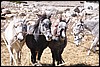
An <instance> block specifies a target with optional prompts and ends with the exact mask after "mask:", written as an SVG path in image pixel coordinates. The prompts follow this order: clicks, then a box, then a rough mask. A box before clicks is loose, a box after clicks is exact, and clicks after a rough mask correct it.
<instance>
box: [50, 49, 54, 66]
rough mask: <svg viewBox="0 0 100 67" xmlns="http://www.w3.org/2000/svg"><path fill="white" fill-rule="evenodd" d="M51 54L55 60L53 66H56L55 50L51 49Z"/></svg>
mask: <svg viewBox="0 0 100 67" xmlns="http://www.w3.org/2000/svg"><path fill="white" fill-rule="evenodd" d="M51 53H52V58H53V62H52V65H53V66H55V53H54V50H52V49H51Z"/></svg>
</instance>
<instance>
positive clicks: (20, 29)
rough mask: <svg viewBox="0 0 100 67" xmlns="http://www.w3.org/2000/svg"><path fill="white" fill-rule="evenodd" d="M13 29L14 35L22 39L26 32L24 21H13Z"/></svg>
mask: <svg viewBox="0 0 100 67" xmlns="http://www.w3.org/2000/svg"><path fill="white" fill-rule="evenodd" d="M14 29H15V37H16V38H17V39H18V40H20V41H22V40H24V38H25V35H26V32H27V25H26V23H24V21H19V22H16V23H14Z"/></svg>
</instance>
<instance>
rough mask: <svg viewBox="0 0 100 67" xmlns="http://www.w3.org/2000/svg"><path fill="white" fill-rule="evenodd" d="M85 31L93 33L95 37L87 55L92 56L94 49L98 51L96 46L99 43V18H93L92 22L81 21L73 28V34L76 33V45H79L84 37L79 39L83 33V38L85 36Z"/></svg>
mask: <svg viewBox="0 0 100 67" xmlns="http://www.w3.org/2000/svg"><path fill="white" fill-rule="evenodd" d="M85 29H87V30H88V31H90V32H91V34H92V35H93V36H94V39H93V42H92V44H91V47H90V49H89V51H88V53H87V55H89V54H90V50H91V49H92V48H94V51H96V45H97V44H98V42H99V18H98V17H97V18H93V19H91V20H89V19H87V20H84V21H82V20H79V21H78V22H77V23H76V24H75V25H74V27H73V33H74V39H75V40H74V42H75V43H76V45H79V43H80V41H81V39H82V37H79V35H80V33H82V36H84V34H85V33H84V32H85Z"/></svg>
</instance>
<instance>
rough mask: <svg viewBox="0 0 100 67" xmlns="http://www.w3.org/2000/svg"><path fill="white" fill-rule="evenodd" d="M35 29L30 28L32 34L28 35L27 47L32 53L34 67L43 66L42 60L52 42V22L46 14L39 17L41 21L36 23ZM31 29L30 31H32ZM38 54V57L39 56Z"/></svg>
mask: <svg viewBox="0 0 100 67" xmlns="http://www.w3.org/2000/svg"><path fill="white" fill-rule="evenodd" d="M33 26H34V27H32V26H31V27H29V28H30V29H31V30H32V28H33V30H32V32H31V33H30V34H27V35H26V45H27V47H28V48H29V49H30V51H31V62H32V64H33V65H34V66H38V65H39V66H41V64H40V58H41V55H42V53H43V50H44V49H45V48H46V47H47V46H48V42H49V41H51V38H52V35H51V21H50V19H49V18H47V15H46V14H43V15H39V19H38V20H37V22H35V25H33ZM30 29H29V30H30ZM37 54H38V56H37Z"/></svg>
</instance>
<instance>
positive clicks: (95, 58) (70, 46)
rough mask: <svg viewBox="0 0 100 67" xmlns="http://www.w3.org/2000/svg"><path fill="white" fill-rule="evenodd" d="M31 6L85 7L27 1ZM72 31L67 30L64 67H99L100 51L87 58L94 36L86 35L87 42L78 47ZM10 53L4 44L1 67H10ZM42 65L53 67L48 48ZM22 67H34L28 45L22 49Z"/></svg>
mask: <svg viewBox="0 0 100 67" xmlns="http://www.w3.org/2000/svg"><path fill="white" fill-rule="evenodd" d="M25 2H28V3H29V4H36V5H37V4H38V5H39V6H42V5H45V6H51V5H54V6H56V7H57V8H58V9H60V8H63V9H66V7H72V6H76V5H78V6H83V3H82V2H80V1H25ZM12 4H13V3H10V2H7V1H3V2H2V3H1V7H2V8H3V7H4V8H5V7H6V8H7V7H11V6H12ZM70 32H71V30H70V29H69V30H67V32H66V33H67V38H68V42H67V46H66V47H65V49H64V51H63V54H62V58H63V59H64V61H65V64H64V66H99V51H97V52H96V53H94V52H91V54H90V56H87V55H86V54H87V51H88V48H89V47H90V45H91V40H92V38H93V37H92V35H86V36H85V38H84V39H85V41H83V42H82V43H81V46H79V47H76V46H75V44H74V43H73V42H74V39H73V36H72V34H70ZM9 56H10V55H9V52H8V49H7V47H6V45H5V44H4V43H3V42H2V43H1V66H9V65H10V58H9ZM41 63H42V65H43V66H51V63H52V54H51V51H50V49H49V48H48V47H47V48H46V49H45V50H44V52H43V54H42V57H41ZM21 64H22V66H32V64H31V61H30V50H29V48H28V47H27V46H26V44H25V45H24V46H23V48H22V59H21Z"/></svg>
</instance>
